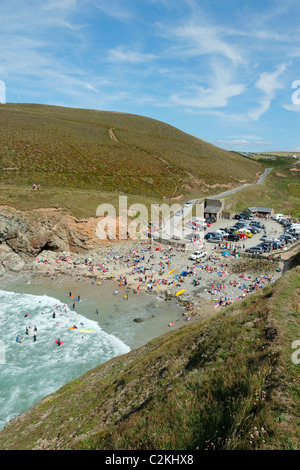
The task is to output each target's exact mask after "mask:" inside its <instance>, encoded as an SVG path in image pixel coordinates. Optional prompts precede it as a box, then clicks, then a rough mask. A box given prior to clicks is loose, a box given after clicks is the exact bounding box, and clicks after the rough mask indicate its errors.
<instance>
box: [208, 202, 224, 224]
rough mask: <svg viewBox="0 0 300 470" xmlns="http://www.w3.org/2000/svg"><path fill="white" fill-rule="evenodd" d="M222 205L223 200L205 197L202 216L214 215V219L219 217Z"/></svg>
mask: <svg viewBox="0 0 300 470" xmlns="http://www.w3.org/2000/svg"><path fill="white" fill-rule="evenodd" d="M223 206H224V204H223V201H221V200H219V199H205V201H204V217H205V218H207V217H216V219H219V218H220V217H221V213H222V210H223Z"/></svg>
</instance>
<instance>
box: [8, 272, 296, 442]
mask: <svg viewBox="0 0 300 470" xmlns="http://www.w3.org/2000/svg"><path fill="white" fill-rule="evenodd" d="M299 285H300V267H299V266H298V267H296V268H294V269H293V270H291V271H288V272H287V273H286V274H285V275H284V276H283V277H282V278H280V279H279V280H278V281H276V283H275V284H271V285H269V286H267V287H266V288H264V289H262V290H260V291H258V292H256V293H255V294H253V295H250V296H248V297H247V298H246V299H245V300H244V301H241V302H238V303H235V304H233V305H231V306H229V307H228V308H226V309H224V310H222V311H220V312H218V313H215V314H214V315H212V316H210V317H209V318H206V319H203V320H199V321H197V322H194V323H192V324H189V325H187V326H186V327H183V328H181V329H179V330H177V331H174V332H171V333H169V334H167V335H164V336H162V337H160V338H157V339H155V340H152V341H151V342H150V343H148V344H147V345H146V346H144V347H142V348H139V349H136V350H133V351H131V352H130V353H128V354H126V355H124V356H120V357H117V358H114V359H112V360H111V361H109V362H107V363H106V364H103V365H101V366H99V367H97V368H95V369H93V370H92V371H90V372H88V373H86V374H85V375H83V376H82V377H81V378H79V379H77V380H75V381H73V382H70V383H69V384H67V385H65V386H64V387H62V388H61V389H60V390H59V391H57V392H56V393H55V394H53V395H51V396H50V397H49V398H47V399H45V400H44V401H42V402H41V404H39V405H37V406H36V407H35V408H34V409H33V410H32V411H30V412H29V413H27V414H26V415H25V416H23V418H22V419H21V420H18V421H17V422H16V423H15V424H12V425H11V426H8V427H7V428H6V429H4V430H3V431H1V432H0V448H1V449H20V448H24V449H31V448H39V446H40V445H43V446H45V448H48V449H113V450H123V449H124V450H138V449H145V450H155V449H159V450H170V449H172V450H175V449H177V450H178V449H183V450H192V449H200V450H202V449H217V450H218V449H219V450H242V449H243V450H248V449H249V450H250V449H277V450H280V449H283V450H287V449H296V448H299V444H300V435H299V424H300V420H299V416H300V400H299V380H300V366H299V365H297V364H294V363H293V362H292V360H291V354H292V352H293V351H292V349H291V345H292V343H293V341H295V340H297V339H299V323H300V307H299V305H300V303H299V300H300V290H299Z"/></svg>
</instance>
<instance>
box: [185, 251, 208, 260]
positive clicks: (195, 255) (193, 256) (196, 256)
mask: <svg viewBox="0 0 300 470" xmlns="http://www.w3.org/2000/svg"><path fill="white" fill-rule="evenodd" d="M206 255H207V251H195V253H192V254H191V256H190V258H189V259H190V260H192V261H197V260H198V259H201V258H203V257H204V256H206Z"/></svg>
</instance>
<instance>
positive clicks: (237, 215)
mask: <svg viewBox="0 0 300 470" xmlns="http://www.w3.org/2000/svg"><path fill="white" fill-rule="evenodd" d="M233 218H234V219H237V220H240V219H244V216H243V215H241V214H235V216H234V217H233Z"/></svg>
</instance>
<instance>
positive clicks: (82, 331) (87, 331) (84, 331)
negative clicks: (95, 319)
mask: <svg viewBox="0 0 300 470" xmlns="http://www.w3.org/2000/svg"><path fill="white" fill-rule="evenodd" d="M78 331H79V332H80V333H90V332H91V331H93V330H78Z"/></svg>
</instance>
